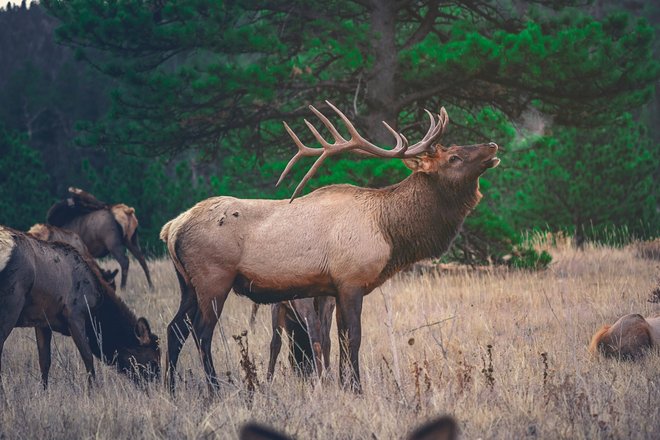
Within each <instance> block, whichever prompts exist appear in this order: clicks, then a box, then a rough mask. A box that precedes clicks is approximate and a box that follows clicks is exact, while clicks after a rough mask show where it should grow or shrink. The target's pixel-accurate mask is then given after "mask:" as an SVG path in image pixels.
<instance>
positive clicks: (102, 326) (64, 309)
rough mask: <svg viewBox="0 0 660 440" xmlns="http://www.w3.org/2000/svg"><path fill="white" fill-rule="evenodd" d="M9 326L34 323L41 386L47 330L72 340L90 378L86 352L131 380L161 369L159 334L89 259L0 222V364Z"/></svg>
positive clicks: (46, 370) (47, 350) (45, 380)
mask: <svg viewBox="0 0 660 440" xmlns="http://www.w3.org/2000/svg"><path fill="white" fill-rule="evenodd" d="M14 327H34V329H35V333H36V339H37V346H38V349H39V366H40V369H41V378H42V382H43V384H44V387H45V386H46V385H47V384H48V373H49V370H50V364H51V347H50V343H51V338H52V334H53V331H56V332H58V333H61V334H64V335H67V336H71V337H72V338H73V342H74V343H75V344H76V347H77V348H78V351H79V352H80V355H81V357H82V358H83V362H84V364H85V368H86V369H87V372H88V374H89V377H90V380H91V379H92V378H93V377H94V363H93V359H92V358H93V356H96V357H98V358H100V359H102V360H103V362H105V363H107V364H109V365H115V366H116V367H117V369H118V370H119V371H120V372H122V373H125V374H127V375H129V376H132V377H133V378H135V379H137V378H144V379H151V380H153V379H155V378H156V377H157V376H158V375H159V372H160V348H159V346H158V338H157V337H156V336H155V335H154V334H153V333H151V329H150V327H149V323H148V321H147V320H146V319H145V318H139V319H138V318H136V317H135V315H134V314H133V313H132V312H131V311H130V310H129V309H128V307H127V306H126V304H124V303H123V302H122V301H121V299H119V297H117V296H116V295H115V292H114V289H112V288H111V287H110V286H109V285H108V284H107V283H106V282H105V281H104V280H103V278H102V276H101V273H100V272H99V271H98V266H97V265H96V263H95V262H94V261H93V260H87V259H86V258H85V257H84V256H82V255H81V254H79V253H78V252H77V251H76V250H75V249H74V248H73V247H71V246H69V245H67V244H65V243H62V242H46V241H42V240H39V239H36V238H33V237H31V236H29V235H27V234H23V233H21V232H18V231H14V230H13V229H9V228H6V227H3V226H0V361H1V360H2V359H1V358H2V351H3V347H4V343H5V340H6V339H7V337H8V336H9V333H11V331H12V329H13V328H14ZM97 336H99V337H98V338H97ZM0 365H1V364H0ZM0 385H1V382H0ZM0 388H1V387H0Z"/></svg>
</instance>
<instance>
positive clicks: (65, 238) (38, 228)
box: [27, 223, 119, 289]
mask: <svg viewBox="0 0 660 440" xmlns="http://www.w3.org/2000/svg"><path fill="white" fill-rule="evenodd" d="M27 234H28V235H30V236H32V237H34V238H38V239H39V240H43V241H59V242H61V243H66V244H68V245H69V246H72V247H73V248H74V249H75V250H77V251H78V253H79V254H80V255H82V256H84V257H85V258H86V259H88V260H90V261H92V259H93V257H92V255H91V254H90V253H89V251H88V250H87V246H85V243H83V241H82V239H81V238H80V236H78V234H76V233H75V232H73V231H68V230H66V229H62V228H58V227H57V226H52V225H45V224H43V223H37V224H35V225H33V226H32V227H31V228H30V229H29V230H28V231H27ZM94 264H95V263H94ZM97 267H98V270H99V271H100V272H101V275H102V276H103V279H104V280H105V281H106V282H107V283H108V284H110V287H112V288H113V289H116V286H115V276H116V275H117V273H118V272H119V271H118V270H117V269H115V270H113V271H111V270H107V269H103V268H101V267H99V266H98V265H97Z"/></svg>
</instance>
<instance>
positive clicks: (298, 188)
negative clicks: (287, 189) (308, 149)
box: [289, 151, 331, 203]
mask: <svg viewBox="0 0 660 440" xmlns="http://www.w3.org/2000/svg"><path fill="white" fill-rule="evenodd" d="M330 155H331V153H328V152H327V151H324V152H323V154H321V155H320V156H319V158H318V159H316V161H315V162H314V165H312V167H311V168H310V169H309V170H308V171H307V174H305V177H303V178H302V180H301V181H300V183H299V184H298V186H296V189H295V191H293V195H292V196H291V198H290V199H289V203H291V202H293V199H295V198H296V197H297V196H298V195H299V194H300V192H301V191H302V189H303V188H304V186H305V184H306V183H307V182H308V181H309V179H311V178H312V176H313V175H314V173H316V171H317V170H318V169H319V168H320V167H321V164H322V163H323V161H324V160H325V159H326V158H327V157H328V156H330Z"/></svg>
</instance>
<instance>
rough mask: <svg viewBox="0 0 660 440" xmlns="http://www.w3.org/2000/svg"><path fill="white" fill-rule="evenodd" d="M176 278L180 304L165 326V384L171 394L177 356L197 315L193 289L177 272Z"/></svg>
mask: <svg viewBox="0 0 660 440" xmlns="http://www.w3.org/2000/svg"><path fill="white" fill-rule="evenodd" d="M176 276H177V278H178V280H179V287H180V288H181V302H180V303H179V310H178V311H177V312H176V315H174V318H173V319H172V321H171V322H170V323H169V325H168V326H167V355H166V357H165V371H166V373H165V382H166V384H167V385H168V387H169V390H170V393H172V394H174V382H175V376H176V365H177V363H178V361H179V354H181V349H182V348H183V344H185V342H186V339H188V335H190V328H191V326H192V320H193V318H194V317H195V314H196V313H197V299H196V297H195V291H194V289H193V287H192V286H191V285H189V284H188V283H186V281H185V280H184V278H183V276H181V274H180V273H179V272H178V271H177V272H176Z"/></svg>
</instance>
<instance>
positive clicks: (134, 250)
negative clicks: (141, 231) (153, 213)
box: [124, 231, 154, 289]
mask: <svg viewBox="0 0 660 440" xmlns="http://www.w3.org/2000/svg"><path fill="white" fill-rule="evenodd" d="M124 244H125V245H126V247H127V248H128V250H129V251H130V252H131V254H133V256H134V257H135V259H136V260H138V263H140V267H142V270H143V271H144V275H145V276H146V277H147V283H148V284H149V288H150V289H153V288H154V284H153V283H152V282H151V274H150V273H149V266H147V260H146V259H145V258H144V254H143V253H142V249H141V248H140V243H139V242H138V233H137V231H135V233H134V234H133V237H131V239H130V240H126V242H125V243H124Z"/></svg>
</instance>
